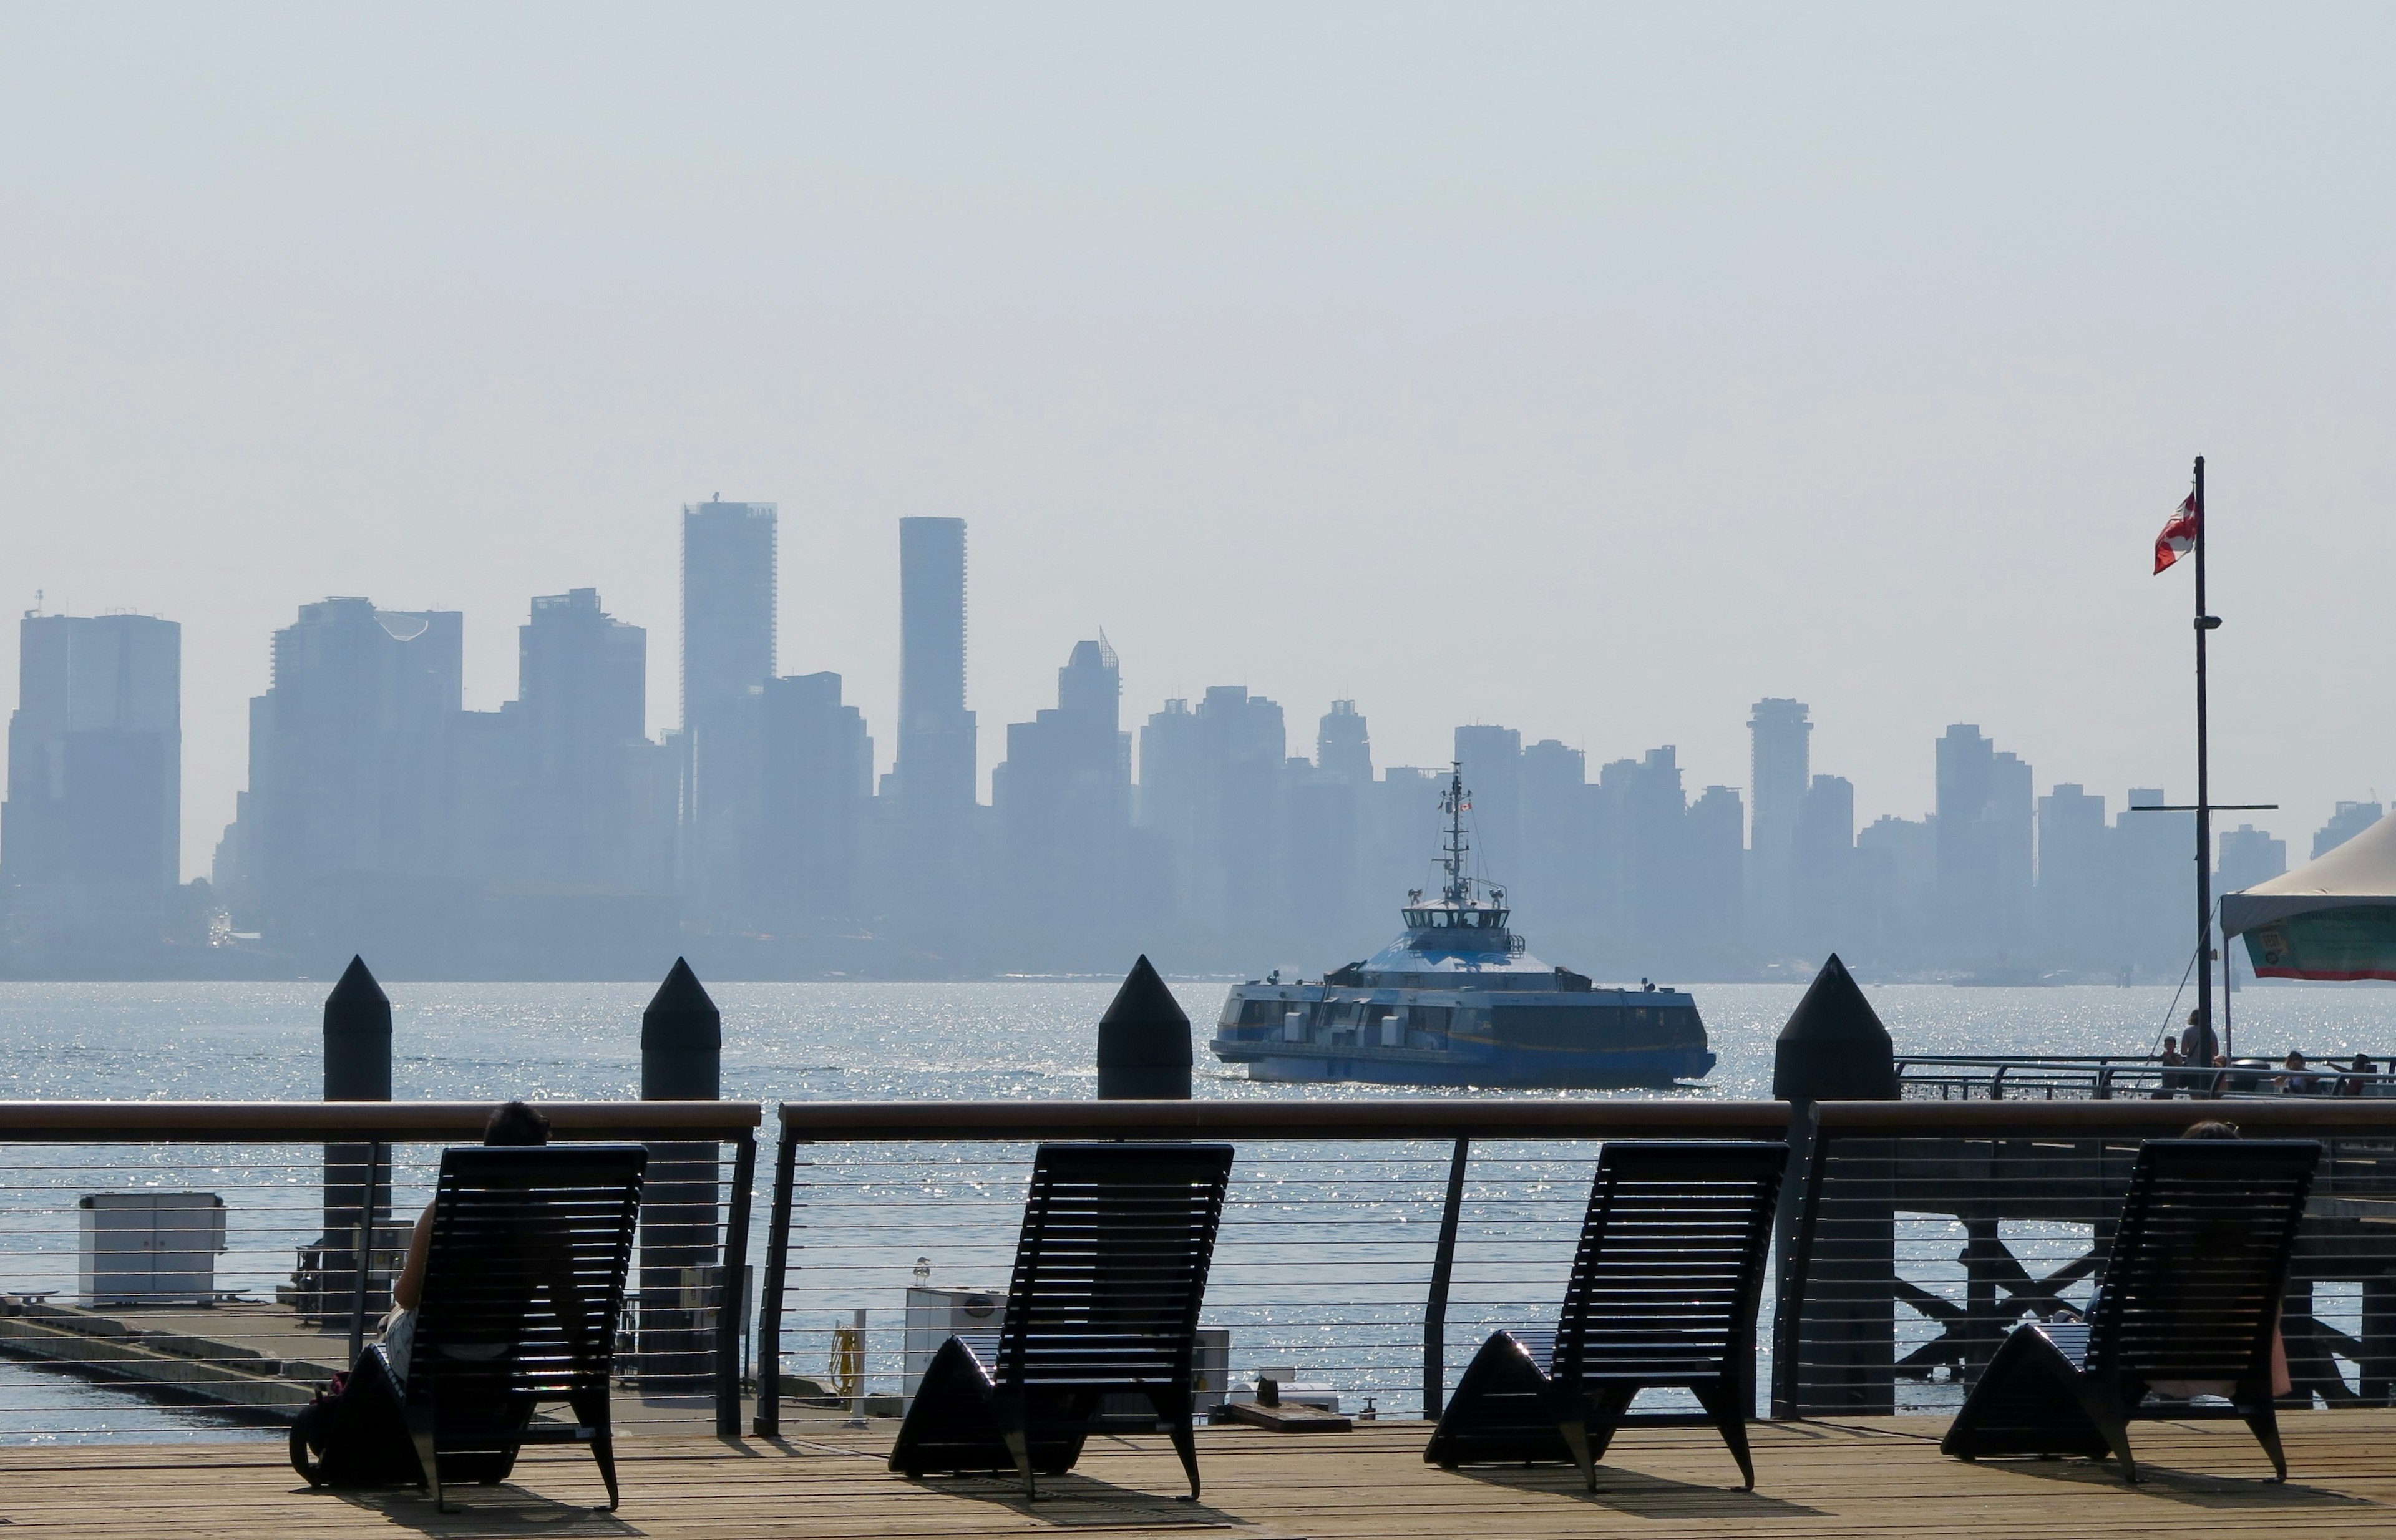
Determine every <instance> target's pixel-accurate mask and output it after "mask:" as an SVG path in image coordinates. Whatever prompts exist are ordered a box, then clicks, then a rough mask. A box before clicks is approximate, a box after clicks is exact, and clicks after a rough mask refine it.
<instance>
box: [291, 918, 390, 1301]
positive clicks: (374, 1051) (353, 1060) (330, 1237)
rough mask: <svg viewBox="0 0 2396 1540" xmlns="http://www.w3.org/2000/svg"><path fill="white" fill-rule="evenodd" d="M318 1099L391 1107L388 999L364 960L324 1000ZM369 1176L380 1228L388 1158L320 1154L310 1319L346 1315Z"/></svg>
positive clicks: (332, 1148)
mask: <svg viewBox="0 0 2396 1540" xmlns="http://www.w3.org/2000/svg"><path fill="white" fill-rule="evenodd" d="M324 1099H325V1100H326V1101H328V1102H387V1101H389V1100H391V997H390V996H389V995H386V994H384V993H383V992H382V986H381V985H379V984H378V983H376V982H375V976H374V974H373V973H372V972H371V971H369V970H368V969H367V967H366V959H365V958H363V957H353V958H351V959H350V965H349V967H348V968H347V969H346V970H344V971H343V972H342V974H341V977H340V982H339V983H337V984H335V985H334V986H333V992H332V993H331V994H328V995H326V997H325V1097H324ZM369 1176H371V1179H372V1190H373V1193H374V1214H373V1215H372V1217H371V1219H370V1220H369V1221H368V1223H369V1224H379V1223H380V1222H381V1221H383V1220H386V1219H388V1218H389V1217H390V1216H391V1162H390V1157H389V1156H388V1155H382V1156H380V1157H378V1155H377V1148H376V1146H375V1145H373V1144H371V1143H366V1144H328V1145H326V1147H325V1234H324V1238H323V1239H322V1240H320V1241H317V1242H316V1246H317V1252H318V1261H317V1267H316V1276H317V1279H318V1281H319V1282H318V1288H319V1290H320V1291H321V1293H320V1297H319V1298H318V1300H317V1301H316V1305H315V1308H314V1309H313V1311H312V1312H310V1313H313V1314H316V1315H319V1316H323V1317H327V1318H329V1317H331V1316H333V1315H335V1314H337V1313H340V1312H344V1311H348V1310H350V1309H351V1308H353V1299H354V1297H355V1294H356V1291H357V1281H358V1279H357V1268H358V1255H357V1246H358V1224H359V1221H360V1220H361V1219H362V1218H365V1217H366V1215H365V1210H366V1196H367V1190H368V1181H369ZM303 1270H304V1269H303ZM370 1303H371V1302H370Z"/></svg>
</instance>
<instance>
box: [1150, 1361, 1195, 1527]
mask: <svg viewBox="0 0 2396 1540" xmlns="http://www.w3.org/2000/svg"><path fill="white" fill-rule="evenodd" d="M1148 1401H1149V1404H1150V1405H1151V1406H1152V1407H1154V1408H1155V1409H1156V1415H1157V1418H1158V1420H1160V1421H1162V1422H1163V1423H1164V1424H1165V1433H1166V1435H1167V1436H1168V1437H1169V1438H1171V1439H1172V1440H1173V1453H1175V1454H1178V1455H1179V1456H1181V1471H1182V1474H1184V1475H1186V1476H1188V1477H1189V1478H1190V1495H1189V1496H1187V1497H1185V1498H1183V1499H1181V1500H1182V1501H1183V1502H1187V1503H1194V1502H1196V1501H1197V1500H1198V1435H1197V1433H1196V1432H1195V1431H1194V1427H1193V1425H1194V1424H1195V1422H1196V1420H1197V1408H1196V1407H1195V1406H1193V1405H1192V1404H1191V1398H1190V1396H1189V1394H1188V1392H1186V1391H1185V1392H1183V1393H1181V1394H1178V1395H1177V1394H1175V1393H1174V1391H1173V1390H1172V1389H1170V1388H1169V1387H1168V1388H1154V1389H1151V1390H1150V1391H1149V1392H1148Z"/></svg>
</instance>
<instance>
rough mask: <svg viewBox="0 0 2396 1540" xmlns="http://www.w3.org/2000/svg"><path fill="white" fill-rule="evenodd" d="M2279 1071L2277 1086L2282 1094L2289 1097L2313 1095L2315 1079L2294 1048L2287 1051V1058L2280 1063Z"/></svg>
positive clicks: (2301, 1056) (2303, 1058)
mask: <svg viewBox="0 0 2396 1540" xmlns="http://www.w3.org/2000/svg"><path fill="white" fill-rule="evenodd" d="M2280 1069H2281V1071H2282V1072H2281V1074H2280V1076H2279V1085H2280V1089H2281V1090H2282V1091H2283V1092H2284V1093H2286V1094H2287V1095H2291V1096H2309V1095H2312V1094H2313V1090H2314V1079H2315V1077H2314V1076H2313V1074H2312V1073H2311V1070H2310V1068H2309V1066H2308V1065H2307V1064H2306V1063H2305V1055H2302V1054H2299V1053H2297V1052H2296V1050H2295V1049H2294V1048H2291V1049H2289V1050H2288V1056H2287V1057H2286V1058H2285V1059H2283V1060H2282V1061H2281V1064H2280Z"/></svg>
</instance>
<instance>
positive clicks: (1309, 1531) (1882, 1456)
mask: <svg viewBox="0 0 2396 1540" xmlns="http://www.w3.org/2000/svg"><path fill="white" fill-rule="evenodd" d="M1943 1427H1944V1423H1943V1421H1941V1420H1938V1419H1930V1418H1909V1417H1898V1418H1881V1419H1857V1420H1853V1421H1842V1422H1835V1423H1830V1422H1821V1423H1801V1424H1760V1425H1757V1427H1755V1428H1754V1434H1755V1450H1756V1466H1757V1474H1758V1477H1759V1482H1758V1490H1757V1491H1756V1492H1754V1493H1751V1494H1750V1493H1742V1492H1739V1491H1738V1490H1737V1488H1736V1486H1735V1484H1734V1483H1735V1482H1736V1480H1737V1476H1736V1472H1735V1471H1734V1470H1733V1469H1732V1467H1731V1466H1730V1462H1729V1461H1728V1460H1727V1459H1726V1458H1725V1457H1724V1454H1723V1451H1722V1446H1721V1444H1720V1442H1719V1440H1715V1439H1714V1438H1713V1436H1712V1435H1711V1434H1710V1433H1709V1432H1705V1431H1704V1430H1701V1429H1699V1430H1692V1429H1678V1428H1673V1429H1634V1430H1631V1431H1626V1432H1625V1433H1623V1434H1622V1435H1621V1436H1620V1437H1619V1438H1618V1439H1617V1441H1616V1443H1615V1447H1614V1449H1613V1451H1612V1452H1611V1453H1610V1454H1609V1457H1608V1459H1607V1461H1606V1462H1605V1464H1604V1466H1603V1467H1601V1470H1600V1476H1601V1482H1600V1485H1601V1489H1602V1490H1600V1491H1599V1492H1596V1493H1590V1492H1587V1491H1585V1490H1583V1489H1582V1487H1581V1485H1580V1482H1579V1480H1578V1479H1577V1477H1576V1476H1575V1474H1574V1473H1573V1472H1572V1470H1571V1469H1570V1468H1569V1467H1563V1466H1537V1467H1524V1466H1487V1467H1466V1468H1464V1469H1462V1470H1458V1471H1455V1472H1444V1471H1441V1470H1439V1469H1437V1468H1436V1467H1430V1466H1426V1465H1424V1464H1423V1463H1422V1457H1421V1452H1422V1445H1423V1440H1424V1437H1425V1435H1426V1433H1427V1431H1428V1430H1427V1428H1426V1427H1424V1425H1422V1424H1419V1423H1398V1422H1390V1423H1381V1424H1378V1425H1368V1426H1366V1427H1362V1428H1360V1429H1358V1430H1357V1431H1356V1432H1355V1433H1353V1434H1350V1435H1344V1436H1316V1437H1310V1438H1292V1437H1287V1436H1283V1435H1276V1434H1272V1433H1267V1432H1262V1431H1258V1430H1252V1429H1242V1428H1210V1429H1206V1430H1205V1431H1203V1432H1202V1433H1201V1434H1200V1446H1199V1447H1200V1460H1201V1462H1202V1467H1203V1469H1204V1472H1205V1481H1206V1490H1205V1501H1204V1502H1202V1503H1198V1504H1190V1503H1182V1502H1177V1501H1175V1500H1174V1498H1173V1494H1174V1493H1175V1492H1177V1491H1178V1490H1179V1489H1180V1476H1179V1467H1178V1466H1177V1464H1176V1463H1175V1461H1174V1458H1173V1455H1172V1452H1171V1451H1170V1449H1169V1448H1168V1447H1167V1446H1166V1445H1165V1440H1163V1439H1161V1438H1159V1439H1140V1440H1111V1439H1109V1440H1095V1441H1094V1442H1093V1443H1092V1445H1091V1447H1090V1450H1089V1452H1088V1454H1086V1456H1085V1459H1084V1460H1083V1463H1082V1466H1081V1468H1080V1469H1079V1470H1078V1471H1077V1472H1075V1473H1074V1474H1073V1475H1072V1476H1069V1477H1063V1478H1059V1479H1057V1480H1053V1481H1051V1482H1048V1483H1045V1485H1044V1493H1043V1498H1042V1500H1041V1501H1040V1502H1038V1503H1026V1502H1025V1501H1024V1500H1023V1497H1022V1494H1021V1493H1020V1492H1019V1490H1018V1489H1017V1487H1016V1486H1015V1484H1014V1483H1013V1482H1012V1481H1011V1480H998V1479H995V1478H991V1477H978V1476H977V1477H939V1478H933V1479H930V1480H923V1481H909V1480H904V1479H902V1478H900V1477H897V1476H894V1475H892V1474H890V1473H889V1472H888V1471H887V1470H886V1469H885V1468H884V1465H883V1456H884V1454H885V1452H886V1451H887V1449H888V1447H889V1439H890V1431H889V1429H888V1428H887V1427H879V1428H875V1429H872V1430H870V1431H867V1432H862V1433H849V1432H845V1431H842V1430H838V1429H820V1430H819V1429H806V1430H803V1431H794V1432H793V1434H792V1436H791V1437H789V1438H786V1439H777V1440H724V1441H718V1440H712V1439H698V1438H636V1439H630V1440H626V1442H625V1447H624V1450H623V1459H624V1506H623V1508H622V1510H621V1511H620V1512H619V1513H614V1514H609V1513H603V1512H599V1511H596V1510H595V1509H594V1508H593V1507H591V1506H590V1505H592V1504H595V1503H597V1502H599V1501H601V1500H602V1494H601V1491H600V1487H599V1481H598V1477H597V1474H596V1472H595V1471H594V1470H593V1468H592V1464H591V1462H590V1460H589V1459H588V1457H587V1456H584V1455H582V1454H579V1452H573V1451H558V1452H553V1453H552V1452H545V1451H544V1452H537V1453H535V1454H530V1455H527V1457H526V1459H525V1460H524V1461H523V1462H522V1463H521V1464H520V1465H519V1466H518V1467H517V1470H516V1479H515V1480H513V1481H511V1482H509V1483H508V1484H506V1485H502V1486H495V1487H470V1488H466V1489H464V1490H462V1491H459V1492H458V1493H457V1494H455V1495H456V1498H457V1511H454V1512H452V1513H448V1514H437V1513H435V1512H434V1511H433V1507H432V1505H431V1504H430V1503H429V1502H427V1501H426V1500H425V1499H424V1498H423V1497H421V1496H420V1495H417V1494H413V1493H408V1492H402V1491H394V1492H379V1493H365V1494H346V1495H334V1494H325V1493H312V1492H310V1491H309V1490H307V1488H306V1487H304V1486H302V1485H301V1484H300V1482H299V1481H298V1480H296V1479H295V1478H294V1477H293V1475H292V1473H291V1470H290V1468H289V1467H287V1466H286V1465H285V1464H283V1462H282V1461H281V1459H280V1458H279V1457H278V1456H279V1454H280V1451H279V1450H278V1449H277V1448H276V1447H275V1446H273V1445H260V1444H257V1443H250V1444H202V1445H168V1444H152V1445H127V1446H117V1447H98V1446H91V1445H84V1446H78V1447H73V1448H53V1449H8V1450H0V1522H5V1523H6V1524H7V1526H8V1530H7V1533H9V1534H10V1535H11V1536H24V1537H31V1536H35V1535H50V1534H56V1535H62V1536H65V1535H72V1536H79V1537H90V1540H99V1537H101V1536H106V1537H110V1540H115V1537H119V1536H124V1537H136V1540H148V1537H154V1540H217V1537H220V1536H222V1537H227V1540H259V1537H260V1536H269V1535H271V1536H275V1537H278V1540H280V1537H283V1536H310V1535H326V1536H339V1535H350V1534H356V1535H369V1534H379V1535H383V1536H390V1535H391V1534H393V1533H394V1532H397V1533H419V1534H425V1535H433V1536H443V1537H452V1536H455V1537H464V1536H490V1535H540V1536H548V1535H555V1536H582V1535H592V1536H603V1535H658V1536H684V1535H689V1536H699V1535H705V1536H725V1537H747V1536H777V1535H792V1536H799V1535H805V1536H807V1537H809V1540H844V1537H849V1536H854V1537H858V1540H901V1537H918V1536H937V1537H941V1540H980V1537H985V1536H1012V1535H1053V1534H1058V1533H1077V1532H1090V1533H1103V1534H1115V1535H1125V1534H1159V1535H1178V1534H1183V1533H1189V1532H1191V1531H1217V1532H1226V1533H1233V1534H1238V1535H1253V1536H1257V1537H1258V1540H1295V1537H1298V1536H1306V1537H1311V1540H1331V1537H1342V1536H1356V1537H1367V1536H1392V1537H1399V1536H1417V1535H1421V1536H1433V1535H1436V1536H1442V1537H1445V1536H1453V1535H1461V1534H1476V1535H1477V1534H1491V1535H1499V1536H1503V1537H1505V1540H1540V1537H1544V1536H1549V1535H1555V1536H1566V1535H1570V1536H1586V1535H1590V1534H1607V1535H1615V1534H1649V1533H1653V1534H1657V1535H1689V1536H1699V1535H1703V1536H1724V1535H1739V1534H1752V1535H1755V1536H1757V1537H1758V1540H1764V1537H1767V1536H1768V1537H1770V1540H1782V1537H1786V1536H1804V1535H1815V1534H1820V1535H1838V1536H1870V1535H1888V1536H1923V1537H1931V1536H1937V1537H1939V1540H1945V1537H1946V1536H1949V1535H1952V1534H1961V1533H1968V1534H1971V1535H1973V1536H1976V1537H1977V1536H2009V1535H2019V1536H2024V1537H2029V1536H2033V1535H2035V1536H2051V1535H2054V1534H2057V1533H2079V1534H2101V1533H2113V1534H2136V1533H2154V1532H2176V1531H2183V1530H2185V1529H2187V1527H2188V1526H2190V1524H2198V1525H2201V1526H2202V1527H2203V1532H2204V1533H2205V1535H2206V1536H2207V1540H2240V1537H2245V1536H2256V1537H2261V1536H2270V1540H2291V1537H2292V1536H2295V1535H2298V1534H2312V1535H2324V1536H2326V1535H2337V1536H2340V1537H2344V1536H2371V1535H2387V1536H2389V1540H2396V1411H2360V1412H2322V1413H2314V1414H2300V1415H2296V1416H2291V1417H2288V1418H2287V1419H2286V1420H2285V1422H2284V1423H2283V1428H2284V1430H2285V1436H2286V1439H2287V1445H2288V1455H2289V1466H2290V1470H2291V1474H2292V1476H2293V1478H2294V1479H2293V1480H2292V1481H2291V1482H2290V1483H2289V1484H2288V1485H2286V1486H2274V1485H2271V1484H2270V1483H2269V1482H2267V1481H2265V1480H2263V1479H2262V1478H2263V1477H2264V1476H2266V1475H2268V1474H2269V1468H2268V1467H2266V1466H2265V1464H2264V1462H2263V1461H2262V1459H2261V1457H2260V1454H2259V1453H2258V1452H2257V1451H2256V1448H2255V1445H2254V1441H2253V1440H2252V1439H2250V1438H2249V1437H2247V1435H2246V1433H2245V1430H2244V1429H2243V1428H2242V1427H2234V1426H2225V1425H2222V1424H2195V1425H2190V1424H2154V1425H2146V1426H2142V1427H2140V1428H2139V1429H2138V1430H2137V1440H2138V1448H2139V1455H2140V1465H2141V1468H2142V1470H2143V1472H2144V1473H2145V1474H2146V1476H2147V1478H2148V1479H2147V1480H2146V1481H2145V1482H2144V1483H2143V1484H2142V1485H2140V1486H2137V1487H2135V1488H2134V1487H2129V1486H2126V1485H2124V1484H2123V1482H2122V1481H2121V1480H2118V1479H2117V1478H2115V1477H2113V1476H2112V1475H2110V1473H2108V1472H2107V1471H2105V1470H2103V1469H2100V1468H2099V1467H2094V1466H2091V1465H2089V1464H2087V1463H2085V1462H2078V1461H2021V1462H2014V1461H1997V1460H1989V1461H1982V1462H1979V1463H1977V1464H1971V1465H1966V1464H1963V1463H1962V1462H1959V1461H1954V1460H1949V1459H1947V1458H1945V1457H1944V1456H1942V1455H1940V1454H1939V1453H1938V1451H1937V1437H1938V1435H1939V1433H1940V1432H1941V1431H1942V1430H1943Z"/></svg>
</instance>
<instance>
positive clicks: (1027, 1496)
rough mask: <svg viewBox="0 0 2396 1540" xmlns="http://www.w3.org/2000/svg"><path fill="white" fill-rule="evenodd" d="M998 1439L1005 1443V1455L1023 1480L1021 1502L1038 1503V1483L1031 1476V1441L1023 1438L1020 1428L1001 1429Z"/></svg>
mask: <svg viewBox="0 0 2396 1540" xmlns="http://www.w3.org/2000/svg"><path fill="white" fill-rule="evenodd" d="M999 1437H1000V1438H1001V1439H1003V1440H1005V1442H1006V1453H1007V1455H1008V1457H1009V1458H1010V1459H1012V1460H1014V1462H1015V1473H1016V1474H1017V1475H1018V1476H1020V1477H1022V1478H1023V1500H1024V1501H1025V1502H1027V1503H1036V1502H1038V1501H1040V1483H1039V1481H1038V1480H1036V1479H1035V1478H1034V1477H1033V1476H1032V1440H1029V1439H1027V1438H1025V1437H1024V1434H1023V1429H1022V1427H1020V1426H1019V1425H1018V1426H1017V1427H1009V1428H1005V1429H1002V1430H1001V1431H1000V1433H999Z"/></svg>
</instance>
